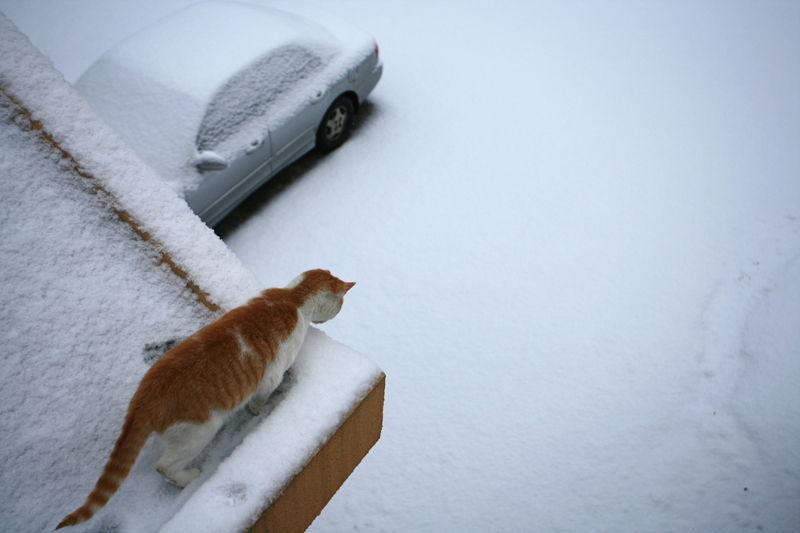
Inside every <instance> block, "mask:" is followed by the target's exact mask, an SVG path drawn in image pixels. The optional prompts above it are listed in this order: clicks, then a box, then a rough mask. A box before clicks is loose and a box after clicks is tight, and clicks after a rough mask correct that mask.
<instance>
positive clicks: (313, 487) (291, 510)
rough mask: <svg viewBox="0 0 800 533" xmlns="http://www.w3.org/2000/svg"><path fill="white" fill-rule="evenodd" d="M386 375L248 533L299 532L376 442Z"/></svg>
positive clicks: (325, 503)
mask: <svg viewBox="0 0 800 533" xmlns="http://www.w3.org/2000/svg"><path fill="white" fill-rule="evenodd" d="M385 385H386V375H385V374H384V375H381V377H380V379H379V380H378V381H377V382H376V383H375V386H374V387H373V388H372V390H371V391H370V392H369V394H367V396H366V397H365V398H364V399H363V400H362V401H361V403H360V404H358V406H357V407H356V408H355V409H354V410H353V412H352V413H351V414H350V416H349V417H347V419H346V420H345V421H344V422H343V423H342V425H341V426H339V429H337V430H336V432H335V433H334V434H333V436H331V438H330V439H329V440H328V442H326V443H325V444H324V445H323V446H322V448H320V450H319V451H318V452H317V454H316V455H315V456H314V457H313V458H312V459H311V460H310V461H309V462H308V464H307V465H306V466H305V468H303V470H302V471H301V472H300V473H299V474H298V475H297V476H295V478H294V479H293V480H292V481H290V482H289V484H288V485H287V486H286V488H285V489H284V490H283V492H282V493H281V495H280V496H278V499H276V500H275V501H274V502H273V503H272V505H271V506H270V507H269V508H267V510H266V511H264V514H262V515H261V518H259V519H258V521H257V522H256V523H255V524H254V525H253V526H252V527H251V528H250V529H249V530H248V533H278V532H280V533H302V532H303V531H305V530H306V529H307V528H308V526H310V525H311V522H313V521H314V519H315V518H316V517H317V516H319V513H321V512H322V509H323V508H324V507H325V505H327V504H328V502H329V501H330V499H331V498H332V497H333V495H334V494H336V491H337V490H339V487H341V486H342V484H343V483H344V482H345V480H346V479H347V478H348V477H349V476H350V474H351V473H352V472H353V470H354V469H355V467H356V466H358V463H360V462H361V459H363V458H364V456H366V455H367V452H369V450H370V449H371V448H372V446H373V445H374V444H375V443H376V442H378V439H379V438H380V436H381V428H382V427H383V395H384V389H385Z"/></svg>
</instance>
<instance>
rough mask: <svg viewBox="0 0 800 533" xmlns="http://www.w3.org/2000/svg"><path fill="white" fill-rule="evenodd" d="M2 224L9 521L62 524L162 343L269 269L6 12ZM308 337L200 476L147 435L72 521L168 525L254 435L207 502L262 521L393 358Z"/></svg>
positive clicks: (122, 526) (2, 472) (0, 63)
mask: <svg viewBox="0 0 800 533" xmlns="http://www.w3.org/2000/svg"><path fill="white" fill-rule="evenodd" d="M0 228H2V231H0V272H2V283H0V343H1V345H2V349H1V351H0V357H1V359H0V530H2V531H49V530H52V529H53V528H54V527H55V525H56V524H57V523H58V522H59V521H60V519H61V518H63V516H64V515H65V514H66V513H68V512H70V511H72V510H74V509H75V508H76V507H77V506H79V505H80V504H81V503H82V502H83V499H84V498H85V497H86V496H87V495H88V493H89V490H90V489H91V487H92V486H93V485H94V483H95V481H96V480H97V477H98V476H99V473H100V472H101V470H102V467H103V465H104V464H105V461H106V460H107V457H108V454H109V452H110V450H111V448H112V446H113V443H114V440H115V439H116V437H117V435H118V432H119V428H120V426H121V421H122V419H123V416H124V413H125V410H126V408H127V403H128V401H129V399H130V397H131V396H132V394H133V392H134V390H135V388H136V387H137V385H138V383H139V380H140V379H141V377H142V375H143V374H144V373H145V372H146V370H147V368H148V366H149V364H151V363H152V361H153V360H154V358H155V357H156V356H157V354H158V353H160V351H162V350H163V346H164V344H165V343H166V342H168V341H170V340H174V339H180V338H183V337H186V336H188V335H190V334H191V333H193V332H194V331H195V330H197V329H199V328H200V327H202V326H204V325H205V324H207V323H208V322H209V321H211V320H213V319H214V317H215V316H217V315H218V314H219V313H220V312H222V311H225V310H227V309H230V308H232V307H235V306H236V305H238V304H239V303H240V302H243V301H244V300H246V299H247V298H249V297H251V296H253V295H254V294H255V293H257V292H258V291H259V290H261V288H262V286H261V284H260V283H259V282H258V281H257V280H256V278H255V277H254V276H253V275H252V274H251V273H250V272H249V271H248V270H247V269H245V268H244V267H243V266H242V264H241V263H240V262H239V260H238V259H237V258H236V256H235V255H233V253H231V252H230V251H229V250H228V248H227V247H226V246H225V245H224V243H222V241H220V240H219V239H218V238H217V237H216V236H215V235H214V233H213V232H212V231H211V230H210V229H208V228H207V227H206V226H205V225H203V224H202V222H200V219H199V218H197V217H196V216H195V215H194V214H192V213H191V211H190V210H189V208H188V206H187V205H186V204H185V202H184V201H183V200H180V199H178V198H177V197H176V196H175V195H174V193H172V191H171V189H170V188H169V187H167V186H166V185H165V184H164V183H162V182H161V181H160V180H158V179H157V178H156V177H155V175H154V174H153V173H152V171H151V170H150V169H149V168H148V167H147V166H145V165H144V164H143V163H142V162H141V161H140V160H139V159H138V157H137V156H136V155H135V154H134V153H133V152H132V151H131V150H130V149H129V148H128V147H127V146H126V145H125V144H124V143H122V141H120V139H119V138H118V137H117V136H116V135H115V134H114V133H113V132H112V131H111V130H110V129H109V127H108V126H107V125H106V124H105V123H104V122H102V120H101V119H100V118H99V117H98V116H97V115H96V114H95V113H94V112H93V111H92V110H91V109H90V108H89V107H88V106H87V105H86V104H85V102H84V101H83V100H82V99H81V98H80V97H79V96H78V94H77V93H76V92H75V91H74V90H73V88H72V87H71V86H70V84H69V83H67V82H66V81H65V80H64V78H63V76H62V75H61V74H60V73H59V72H58V71H56V70H55V69H54V68H53V66H52V64H51V63H50V61H49V60H48V59H47V58H46V57H45V56H43V55H42V54H41V53H40V52H39V51H38V50H36V49H35V47H33V46H32V45H31V43H30V42H29V41H28V39H27V38H26V37H25V36H24V35H22V34H21V33H20V32H19V31H18V30H17V29H16V28H15V27H14V25H13V24H12V23H10V22H9V21H8V20H7V19H6V18H5V17H4V16H3V15H2V13H0ZM288 281H289V280H287V282H288ZM307 344H311V345H312V347H310V348H309V347H308V346H306V347H305V348H304V350H303V352H302V353H301V356H300V357H299V358H298V366H297V368H296V369H295V370H294V371H293V372H294V374H293V376H292V377H290V378H288V379H286V380H285V383H284V384H283V385H282V386H281V389H280V390H279V391H278V393H277V394H276V396H275V397H274V398H273V399H272V401H271V404H270V405H268V408H267V409H265V411H264V412H262V415H261V416H260V417H258V418H253V417H252V416H250V415H248V414H242V413H240V415H242V416H239V417H234V418H233V419H232V421H231V422H230V423H229V424H227V425H226V427H225V428H223V431H222V432H221V433H220V435H219V436H218V437H217V439H216V440H215V441H214V443H213V444H212V445H211V447H210V448H209V450H208V451H206V452H205V454H204V455H202V456H201V457H200V458H199V459H198V463H199V465H200V466H201V468H202V469H203V471H204V472H203V475H202V476H201V478H199V480H198V481H197V482H195V483H193V484H192V485H190V487H188V488H187V489H185V490H183V491H181V490H180V489H178V488H177V487H173V486H171V485H169V484H167V483H165V482H163V480H162V479H160V476H159V475H158V474H157V473H156V472H155V469H154V468H153V463H154V462H155V454H157V453H159V448H158V446H157V445H156V443H154V442H152V439H151V442H149V443H148V444H147V445H146V446H145V449H144V450H143V452H142V455H141V457H140V460H139V462H138V463H137V465H136V466H135V467H134V470H133V471H132V473H131V475H130V477H129V478H128V480H127V481H126V483H124V484H123V487H122V489H121V490H120V492H119V493H118V494H117V496H116V497H115V498H113V499H112V501H111V502H110V503H109V505H108V506H107V507H106V508H105V509H103V510H102V511H101V512H100V513H98V515H97V516H96V517H95V519H93V520H91V521H89V522H88V523H86V524H84V525H83V526H82V527H77V528H75V529H74V530H75V531H98V530H102V531H105V530H114V531H155V530H157V529H158V528H160V527H161V525H163V524H164V523H165V522H167V521H168V520H170V518H171V517H172V516H173V515H174V514H175V513H176V512H177V511H178V510H179V509H180V508H181V507H182V506H183V505H184V504H185V503H186V502H187V500H190V498H191V496H192V495H193V493H194V492H195V491H197V490H198V488H199V487H200V485H201V483H202V482H205V481H208V480H209V478H213V477H214V476H216V470H217V466H219V465H220V464H221V463H222V462H223V461H225V460H226V457H228V456H229V455H231V454H232V452H233V450H234V448H236V447H237V446H238V445H239V444H241V443H242V441H243V440H246V442H245V444H246V446H245V447H244V450H245V451H241V450H237V452H236V453H235V454H233V455H232V460H231V461H227V462H226V463H225V464H226V465H227V466H226V467H225V469H224V472H223V473H224V475H225V476H226V477H224V478H223V479H222V481H219V482H217V483H216V484H215V482H213V481H212V482H210V483H208V484H207V485H205V486H204V487H205V488H204V490H205V493H203V494H206V493H208V492H211V495H210V496H209V495H208V494H206V495H204V496H203V502H205V503H204V505H203V506H204V507H208V505H211V504H210V503H209V502H212V503H213V501H214V498H215V497H216V498H217V499H220V501H221V502H222V503H221V504H220V505H222V506H223V507H226V508H227V509H228V512H227V513H225V514H224V515H220V514H219V513H216V514H215V517H216V518H217V519H219V518H220V517H222V519H223V523H222V525H221V526H219V527H220V528H221V529H222V530H229V529H230V528H231V527H234V528H235V527H237V526H234V525H233V524H235V523H236V524H239V526H238V527H241V524H246V523H247V522H250V523H252V521H253V520H254V519H255V516H256V515H257V513H258V512H259V511H260V510H261V509H262V508H263V506H264V505H265V504H266V503H268V502H269V501H271V500H272V499H274V497H275V496H276V492H277V491H278V490H279V489H280V488H281V486H282V484H283V483H285V482H286V480H287V478H290V477H291V476H292V475H294V474H296V473H297V472H298V471H299V469H301V468H302V467H303V465H304V464H305V461H307V460H308V459H309V457H310V456H311V455H313V453H314V452H315V451H316V450H317V449H318V448H319V446H320V445H321V444H322V443H324V442H325V439H327V437H329V436H330V435H331V434H332V432H333V431H335V430H336V428H337V427H338V425H339V424H340V423H341V422H342V420H343V419H344V418H345V417H346V416H347V414H348V412H349V410H350V409H351V408H352V406H353V405H354V404H355V403H357V401H358V399H359V398H361V397H363V396H364V395H365V394H366V393H367V392H368V391H369V386H370V384H372V383H374V382H375V380H376V379H377V377H378V376H380V374H381V373H380V369H378V368H377V367H376V366H375V365H374V364H373V363H371V362H370V361H369V360H367V359H365V358H363V357H361V356H359V355H357V354H355V353H353V352H352V351H350V350H349V349H347V348H346V347H344V346H342V345H339V344H338V343H335V342H333V341H331V340H330V339H329V338H327V337H326V336H325V335H324V334H323V333H321V332H319V331H312V332H311V333H310V334H309V342H308V343H307ZM315 376H316V378H315ZM332 379H334V380H336V379H338V380H339V381H337V387H336V390H335V391H334V393H333V394H331V395H328V394H325V393H324V392H321V391H324V390H325V388H326V387H329V385H330V384H331V380H332ZM298 382H299V383H300V385H299V386H295V383H298ZM328 390H330V388H329V389H328ZM304 402H305V403H304ZM303 405H305V406H306V407H305V408H303V407H302V406H303ZM272 410H275V411H276V413H277V416H274V417H271V418H270V419H269V423H268V424H263V425H262V424H261V422H262V421H263V420H264V417H266V415H267V414H269V412H270V411H272ZM309 410H310V411H309ZM281 412H282V413H284V414H283V415H280V414H279V413H281ZM298 418H303V419H304V420H305V421H306V423H304V424H302V427H299V428H298V427H294V426H296V421H297V419H298ZM309 418H310V421H309ZM293 422H294V423H293ZM257 426H258V427H257ZM287 427H290V428H293V431H292V433H291V434H290V435H286V434H285V432H284V433H280V430H281V429H282V428H287ZM270 428H273V431H270ZM275 428H277V430H275ZM251 429H254V430H255V429H257V431H254V432H253V433H254V435H253V436H252V437H251V436H247V435H248V433H250V430H251ZM276 431H278V433H276ZM246 436H247V439H245V437H246ZM270 439H271V441H270ZM275 441H277V442H278V443H280V442H284V443H288V444H287V445H286V447H285V448H283V449H276V448H277V445H275V444H271V442H275ZM264 446H269V447H270V448H269V449H270V452H271V455H270V457H279V458H280V461H279V462H278V463H277V464H276V463H275V462H270V461H265V458H264V457H261V458H260V459H259V461H258V463H257V464H255V465H254V464H253V461H252V460H251V458H252V454H249V455H248V453H247V451H246V450H247V449H259V448H262V447H264ZM217 477H219V476H217ZM231 479H232V480H233V481H231ZM219 483H222V485H221V486H222V489H220V490H213V489H214V487H216V486H217V485H219ZM231 483H232V485H231ZM209 487H210V488H209ZM226 487H227V489H230V490H228V491H227V492H226V489H225V488H226ZM231 487H232V488H231ZM231 491H232V492H231ZM244 503H246V504H247V511H246V512H244V513H243V512H242V511H240V507H241V506H240V505H239V504H244ZM217 507H219V505H217ZM193 517H194V519H197V517H198V515H197V513H194V514H193ZM178 519H180V517H178ZM201 521H202V522H203V523H204V524H205V525H206V526H207V527H210V521H209V520H205V519H202V515H201ZM173 522H174V521H173ZM178 529H180V526H178ZM194 530H195V531H198V529H194Z"/></svg>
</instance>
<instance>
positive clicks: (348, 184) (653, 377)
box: [0, 0, 800, 532]
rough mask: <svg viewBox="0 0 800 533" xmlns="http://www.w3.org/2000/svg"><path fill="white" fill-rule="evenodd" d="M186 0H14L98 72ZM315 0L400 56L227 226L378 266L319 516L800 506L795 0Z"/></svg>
mask: <svg viewBox="0 0 800 533" xmlns="http://www.w3.org/2000/svg"><path fill="white" fill-rule="evenodd" d="M186 3H188V2H186V1H173V2H158V3H155V2H154V3H153V5H154V8H153V10H152V11H149V12H148V11H146V10H143V9H142V7H141V3H139V4H137V6H136V8H135V9H134V7H131V6H128V5H127V4H126V3H125V2H122V1H121V0H117V1H114V2H103V6H104V8H103V9H102V10H101V9H100V8H99V7H94V8H93V7H92V5H93V4H92V3H91V2H84V3H81V4H73V5H69V4H65V3H60V2H54V1H50V2H45V1H42V2H39V3H36V4H35V5H40V4H41V5H46V6H49V7H51V8H52V9H50V10H49V11H48V10H45V9H33V8H32V7H24V6H21V5H8V4H11V2H9V1H8V0H1V1H0V10H2V11H4V12H5V13H6V15H7V16H8V17H9V18H11V19H12V20H13V21H15V22H16V23H17V24H18V25H20V27H21V29H22V30H23V31H24V32H26V33H27V34H28V35H29V36H30V37H31V39H32V40H33V42H34V44H36V45H37V46H39V48H40V49H42V50H43V51H44V52H45V53H46V54H50V55H51V57H52V58H53V59H54V62H55V64H56V67H57V68H60V69H62V71H63V72H65V75H66V76H67V78H68V79H69V80H71V81H72V80H74V79H75V78H76V77H77V76H78V75H79V74H80V72H81V71H82V69H83V68H85V67H86V66H88V63H89V62H91V60H92V59H93V57H92V54H93V53H94V54H96V55H99V53H100V52H102V50H103V48H104V47H105V46H108V42H109V41H112V42H113V38H115V36H116V35H119V34H122V33H128V32H130V31H133V30H135V29H137V27H139V26H141V25H143V24H145V23H147V22H149V21H150V19H155V18H157V17H158V16H162V15H163V14H166V13H168V12H169V11H171V10H173V9H175V8H177V7H179V6H181V5H184V4H186ZM313 3H318V4H320V5H323V4H324V7H326V8H328V9H337V10H338V11H339V12H341V13H344V14H347V15H348V16H349V17H350V18H351V19H352V20H353V21H354V22H355V23H356V24H358V25H360V26H361V27H363V28H364V29H366V30H368V31H369V32H371V33H373V34H374V35H375V36H376V38H377V40H378V42H379V44H380V47H381V56H382V57H383V60H384V64H385V70H384V77H383V79H382V80H381V82H380V84H379V85H378V87H377V88H376V90H375V92H374V93H373V95H372V97H371V98H370V100H371V102H372V103H371V106H370V107H369V108H368V111H369V112H368V115H367V116H366V117H365V118H364V119H362V121H361V123H360V126H359V129H358V130H357V132H356V133H355V135H354V137H353V138H352V139H351V140H350V141H349V142H348V143H347V144H346V145H345V146H344V147H342V148H341V149H340V150H338V151H336V152H334V153H333V154H330V155H328V156H326V157H324V158H317V159H315V160H313V161H312V162H309V161H306V162H300V164H299V165H297V166H296V168H293V169H289V173H290V174H291V173H293V172H294V173H296V174H298V173H299V175H298V176H297V178H296V179H288V180H286V181H287V182H288V185H287V186H286V187H284V188H283V189H281V190H276V191H275V193H274V195H272V197H271V198H270V199H269V201H258V200H257V199H256V200H254V201H252V202H249V203H247V204H244V206H243V210H242V211H240V212H239V213H237V214H236V215H235V216H236V217H237V219H239V220H241V224H239V225H238V226H236V227H233V226H232V225H230V224H229V225H227V226H225V225H223V226H222V227H221V228H219V231H220V233H221V234H222V235H223V238H224V240H225V241H226V243H227V244H228V245H229V246H230V247H231V248H232V249H233V250H234V251H235V252H236V253H237V254H238V255H239V256H240V257H241V259H242V260H243V261H244V263H245V264H246V265H247V266H248V267H249V268H250V269H252V270H253V272H255V273H256V275H257V277H258V278H259V279H260V280H261V281H262V282H263V283H265V284H267V285H273V284H276V283H282V282H283V281H284V280H286V279H291V277H292V276H293V275H294V274H295V273H296V272H298V271H301V270H304V269H307V268H315V267H323V268H328V269H330V270H331V271H332V272H333V273H334V274H336V275H340V276H342V277H344V278H346V279H352V280H355V281H357V282H358V285H357V287H356V289H354V291H353V292H352V294H351V295H348V303H347V308H346V312H343V313H342V314H341V315H340V316H339V317H338V318H337V320H336V321H335V323H331V324H330V326H326V327H325V328H324V329H325V330H326V331H327V333H328V334H329V335H331V336H332V337H334V338H335V339H337V340H340V341H342V342H344V343H346V344H347V345H349V346H350V347H352V348H354V349H356V350H357V351H360V352H362V353H364V354H366V355H368V356H369V357H370V358H372V359H373V360H374V361H375V362H376V363H378V365H380V366H381V367H382V368H383V370H384V371H385V372H386V375H387V388H386V408H385V409H386V412H385V426H384V432H383V436H382V438H381V441H380V442H379V443H378V445H377V446H376V447H375V448H374V449H373V451H372V452H371V453H370V454H369V455H368V456H367V458H366V459H365V460H364V462H363V463H362V464H361V466H359V468H358V469H357V470H356V471H355V473H354V474H353V476H352V477H351V478H350V480H349V481H348V482H347V483H346V484H345V485H344V487H343V488H342V489H341V490H340V491H339V493H338V494H337V496H336V497H335V498H334V499H333V500H332V502H331V504H330V505H329V506H328V507H327V508H326V509H325V511H324V512H323V513H322V515H321V516H320V517H319V518H318V519H317V521H316V522H315V523H314V525H313V526H312V528H311V530H312V531H317V532H321V531H345V530H358V531H430V532H446V531H452V532H464V531H476V532H480V531H589V530H591V531H643V530H648V531H691V530H696V531H720V532H722V531H725V532H730V531H750V530H764V531H797V530H798V529H800V455H798V450H800V375H799V374H800V370H799V369H798V365H799V364H800V363H799V361H800V353H799V352H800V348H798V347H799V346H800V342H799V341H800V339H798V337H797V333H796V330H797V328H796V325H797V323H798V321H800V305H798V301H800V292H798V286H799V285H800V220H798V217H800V150H798V148H797V147H798V146H800V96H799V95H800V8H798V6H797V4H796V3H769V4H762V3H755V2H753V3H737V4H729V3H726V2H721V3H703V4H699V5H698V4H695V3H692V2H686V3H676V2H668V3H655V2H653V3H638V4H635V5H634V4H630V3H624V4H614V5H613V6H611V5H610V4H607V3H599V2H598V3H523V2H519V3H510V2H509V3H499V4H498V3H488V2H486V3H469V4H462V3H458V4H455V3H446V2H439V3H433V2H430V3H413V4H410V3H408V2H402V3H399V2H398V3H394V2H392V3H389V2H348V1H336V2H324V3H323V2H313ZM156 4H157V6H156ZM30 5H34V3H31V4H30ZM94 5H95V6H97V5H99V4H94ZM107 6H110V7H107ZM101 12H102V13H104V15H103V16H101V14H100V13H101ZM101 20H102V21H103V23H102V24H97V21H101ZM56 27H57V28H58V31H57V32H53V31H52V28H56ZM63 43H69V44H73V43H74V45H75V46H74V48H72V49H70V48H69V47H67V46H64V44H63ZM101 45H102V46H101ZM70 53H71V54H73V55H71V56H70ZM87 58H88V59H87ZM298 169H299V170H298ZM265 195H266V194H265ZM265 195H262V197H263V196H265Z"/></svg>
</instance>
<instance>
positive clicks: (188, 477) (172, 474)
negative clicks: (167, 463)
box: [156, 466, 200, 488]
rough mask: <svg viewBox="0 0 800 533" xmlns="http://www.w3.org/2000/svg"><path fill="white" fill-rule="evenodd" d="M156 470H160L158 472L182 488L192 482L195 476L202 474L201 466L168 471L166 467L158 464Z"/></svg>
mask: <svg viewBox="0 0 800 533" xmlns="http://www.w3.org/2000/svg"><path fill="white" fill-rule="evenodd" d="M156 470H158V473H159V474H161V475H162V476H164V477H165V478H166V479H167V481H169V482H170V483H174V484H175V485H177V486H179V487H181V488H183V487H185V486H186V485H188V484H189V483H191V482H192V480H194V478H196V477H197V476H199V475H200V469H199V468H189V469H188V470H183V469H181V470H171V471H168V470H167V469H166V468H162V467H160V466H157V467H156Z"/></svg>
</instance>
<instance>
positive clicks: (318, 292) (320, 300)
mask: <svg viewBox="0 0 800 533" xmlns="http://www.w3.org/2000/svg"><path fill="white" fill-rule="evenodd" d="M354 285H355V282H352V283H348V282H345V281H342V280H340V279H339V278H337V277H336V276H334V275H332V274H331V273H330V272H329V271H328V270H309V271H307V272H303V273H302V274H300V275H299V276H297V277H296V278H295V279H294V280H293V281H292V282H291V283H290V284H289V286H288V287H287V288H295V287H296V288H297V289H298V290H300V291H302V292H303V293H305V294H306V300H305V303H304V307H305V304H309V309H310V310H311V321H312V322H314V323H315V324H320V323H322V322H325V321H328V320H330V319H331V318H333V317H335V316H336V315H337V314H339V311H341V309H342V303H343V302H344V295H345V294H346V293H347V291H349V290H350V289H352V288H353V286H354Z"/></svg>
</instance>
